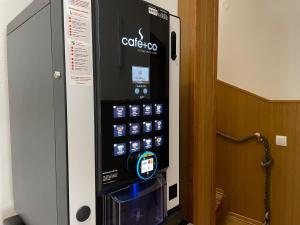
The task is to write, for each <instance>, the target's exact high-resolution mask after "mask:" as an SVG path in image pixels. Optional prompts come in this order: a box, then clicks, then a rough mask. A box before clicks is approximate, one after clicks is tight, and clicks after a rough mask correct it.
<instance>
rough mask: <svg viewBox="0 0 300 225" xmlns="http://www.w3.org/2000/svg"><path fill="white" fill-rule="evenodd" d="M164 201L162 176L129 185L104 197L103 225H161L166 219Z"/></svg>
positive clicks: (164, 187) (164, 191)
mask: <svg viewBox="0 0 300 225" xmlns="http://www.w3.org/2000/svg"><path fill="white" fill-rule="evenodd" d="M165 199H166V181H165V179H164V178H163V177H162V176H158V177H156V178H155V179H152V180H150V181H143V182H140V183H135V184H132V185H129V186H127V187H126V188H123V189H120V190H118V191H115V192H112V193H110V194H108V195H106V196H105V197H104V201H103V206H104V207H103V209H104V212H105V218H104V220H105V223H104V224H111V225H138V224H147V225H158V224H161V223H163V222H164V221H165V218H166V217H167V208H166V204H165V202H166V201H165Z"/></svg>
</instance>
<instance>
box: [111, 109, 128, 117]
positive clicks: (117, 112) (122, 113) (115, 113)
mask: <svg viewBox="0 0 300 225" xmlns="http://www.w3.org/2000/svg"><path fill="white" fill-rule="evenodd" d="M113 116H114V118H115V119H117V118H124V117H126V107H125V106H113Z"/></svg>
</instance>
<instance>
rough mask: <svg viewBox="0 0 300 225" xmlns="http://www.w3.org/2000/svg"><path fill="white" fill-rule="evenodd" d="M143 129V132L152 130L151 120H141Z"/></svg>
mask: <svg viewBox="0 0 300 225" xmlns="http://www.w3.org/2000/svg"><path fill="white" fill-rule="evenodd" d="M143 131H144V133H150V132H152V122H151V121H150V122H143Z"/></svg>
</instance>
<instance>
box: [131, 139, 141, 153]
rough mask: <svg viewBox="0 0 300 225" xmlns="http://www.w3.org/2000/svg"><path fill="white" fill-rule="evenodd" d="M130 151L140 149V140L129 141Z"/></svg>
mask: <svg viewBox="0 0 300 225" xmlns="http://www.w3.org/2000/svg"><path fill="white" fill-rule="evenodd" d="M129 146H130V147H129V148H130V153H133V152H137V151H139V150H140V149H141V142H140V141H130V142H129Z"/></svg>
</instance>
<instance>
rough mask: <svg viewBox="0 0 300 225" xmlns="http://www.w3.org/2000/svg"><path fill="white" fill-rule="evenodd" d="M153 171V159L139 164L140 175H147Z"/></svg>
mask: <svg viewBox="0 0 300 225" xmlns="http://www.w3.org/2000/svg"><path fill="white" fill-rule="evenodd" d="M153 169H154V159H153V158H148V159H144V160H143V161H142V163H141V172H142V173H148V172H151V171H153Z"/></svg>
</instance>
